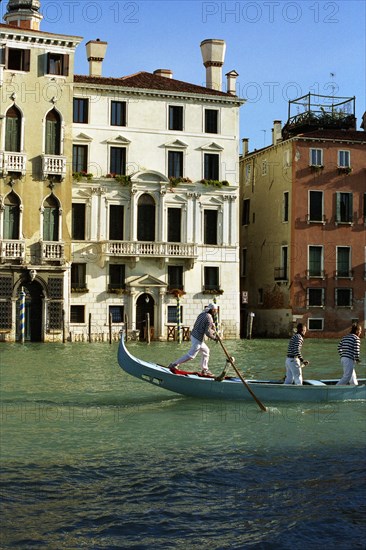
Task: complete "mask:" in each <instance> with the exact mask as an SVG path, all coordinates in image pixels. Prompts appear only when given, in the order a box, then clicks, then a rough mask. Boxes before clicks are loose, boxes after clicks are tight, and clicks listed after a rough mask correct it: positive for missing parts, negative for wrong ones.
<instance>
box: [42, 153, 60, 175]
mask: <svg viewBox="0 0 366 550" xmlns="http://www.w3.org/2000/svg"><path fill="white" fill-rule="evenodd" d="M42 175H43V178H44V179H47V178H48V177H49V176H60V178H61V179H64V177H65V176H66V157H62V156H61V155H42Z"/></svg>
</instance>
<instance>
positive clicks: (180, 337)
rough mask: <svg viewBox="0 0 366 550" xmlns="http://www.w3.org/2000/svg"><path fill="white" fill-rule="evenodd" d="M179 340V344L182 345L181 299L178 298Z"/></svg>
mask: <svg viewBox="0 0 366 550" xmlns="http://www.w3.org/2000/svg"><path fill="white" fill-rule="evenodd" d="M177 338H178V342H179V343H180V344H181V343H182V323H181V319H180V299H179V296H177Z"/></svg>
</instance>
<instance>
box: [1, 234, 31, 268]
mask: <svg viewBox="0 0 366 550" xmlns="http://www.w3.org/2000/svg"><path fill="white" fill-rule="evenodd" d="M0 258H1V263H5V262H9V261H17V262H23V261H24V259H25V242H24V241H18V240H17V241H15V240H8V239H2V240H1V241H0Z"/></svg>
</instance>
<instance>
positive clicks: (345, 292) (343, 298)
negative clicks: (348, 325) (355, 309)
mask: <svg viewBox="0 0 366 550" xmlns="http://www.w3.org/2000/svg"><path fill="white" fill-rule="evenodd" d="M335 303H336V306H337V307H352V289H351V288H336V289H335Z"/></svg>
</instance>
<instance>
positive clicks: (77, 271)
mask: <svg viewBox="0 0 366 550" xmlns="http://www.w3.org/2000/svg"><path fill="white" fill-rule="evenodd" d="M79 290H86V264H72V265H71V292H77V291H79Z"/></svg>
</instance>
